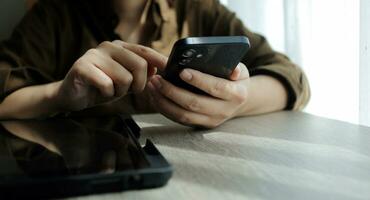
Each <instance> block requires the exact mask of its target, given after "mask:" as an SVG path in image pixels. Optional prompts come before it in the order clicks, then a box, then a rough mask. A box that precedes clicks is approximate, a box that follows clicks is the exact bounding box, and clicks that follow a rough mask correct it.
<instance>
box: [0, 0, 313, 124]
mask: <svg viewBox="0 0 370 200" xmlns="http://www.w3.org/2000/svg"><path fill="white" fill-rule="evenodd" d="M230 35H244V36H247V37H248V38H249V40H250V42H251V49H250V50H249V51H248V53H247V54H246V56H245V57H244V58H243V59H242V61H241V63H239V65H238V66H237V68H236V69H235V70H234V71H233V73H232V75H231V77H230V79H229V80H226V79H221V78H218V77H213V76H210V75H207V74H204V73H201V72H199V71H196V70H192V69H185V70H183V71H182V72H181V73H180V77H181V78H182V79H183V80H184V81H186V82H187V83H189V84H191V85H193V86H195V87H198V88H199V89H201V90H203V91H205V92H206V93H208V94H209V95H199V94H194V93H191V92H189V91H186V90H184V89H181V88H178V87H175V86H174V85H172V84H171V83H169V82H167V81H166V80H164V79H163V78H162V77H161V73H162V72H163V70H164V69H165V66H166V62H167V56H168V55H169V53H170V51H171V48H172V46H173V44H174V43H175V42H176V41H177V40H178V39H180V38H184V37H189V36H230ZM0 95H1V100H2V101H1V104H0V119H29V118H40V117H51V116H55V115H59V114H66V113H68V114H72V115H73V114H76V115H79V114H83V115H102V114H112V113H117V112H118V113H130V114H133V113H148V112H155V111H157V112H159V113H161V114H163V115H164V116H166V117H168V118H169V119H171V120H173V121H176V122H178V123H181V124H185V125H189V126H201V127H207V128H213V127H217V126H219V125H220V124H222V123H224V122H225V121H227V120H229V119H232V118H235V117H240V116H249V115H256V114H262V113H268V112H274V111H279V110H300V109H302V108H304V106H305V105H306V104H307V102H308V100H309V95H310V91H309V85H308V81H307V79H306V76H305V74H304V72H303V71H302V69H300V68H299V67H298V66H296V65H295V64H294V63H292V62H291V61H290V60H289V59H288V58H287V57H286V56H285V55H283V54H281V53H278V52H276V51H274V50H273V49H272V48H271V47H270V46H269V44H268V42H267V41H266V39H265V38H264V37H263V36H261V35H259V34H256V33H253V32H251V31H250V30H249V29H247V28H246V27H245V26H244V25H243V23H242V22H241V20H239V19H238V18H237V17H236V15H235V14H234V13H233V12H231V11H229V10H228V9H227V8H226V7H224V6H223V5H222V4H221V3H220V2H219V1H217V0H202V1H200V0H187V1H182V0H135V1H128V0H108V1H103V0H39V1H38V2H37V3H36V4H35V5H34V6H33V7H32V9H31V10H30V11H29V12H28V13H27V14H26V16H25V17H24V18H23V20H22V21H21V22H20V23H19V25H18V26H17V27H16V28H15V30H14V32H13V34H12V36H11V37H10V38H9V39H8V40H6V41H3V42H1V44H0Z"/></svg>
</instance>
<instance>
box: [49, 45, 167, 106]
mask: <svg viewBox="0 0 370 200" xmlns="http://www.w3.org/2000/svg"><path fill="white" fill-rule="evenodd" d="M166 62H167V58H166V57H165V56H163V55H161V54H159V53H157V52H156V51H154V50H152V49H150V48H148V47H144V46H140V45H135V44H128V43H125V42H122V41H114V42H103V43H101V44H100V45H99V46H98V47H97V48H95V49H90V50H89V51H87V52H86V53H85V54H84V55H83V56H82V57H81V58H79V59H78V60H77V61H76V62H75V63H74V65H73V66H72V68H71V69H70V71H69V72H68V74H67V75H66V77H65V78H64V80H62V81H60V82H58V84H57V87H56V90H55V95H54V96H55V99H54V100H55V102H56V106H57V107H58V110H61V111H77V110H82V109H85V108H89V107H93V106H95V105H97V104H102V103H106V102H109V101H113V100H115V99H118V98H120V97H123V96H125V95H126V94H127V93H128V92H129V91H132V92H134V93H139V92H142V91H143V90H144V88H145V86H146V83H147V78H148V77H151V76H152V75H154V74H155V72H156V67H162V68H163V67H164V66H165V65H166Z"/></svg>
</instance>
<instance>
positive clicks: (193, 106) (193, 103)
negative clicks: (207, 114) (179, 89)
mask: <svg viewBox="0 0 370 200" xmlns="http://www.w3.org/2000/svg"><path fill="white" fill-rule="evenodd" d="M185 107H186V109H188V110H191V111H198V110H199V109H200V104H199V100H198V99H196V98H192V99H191V100H190V102H189V103H188V104H187V105H186V106H185Z"/></svg>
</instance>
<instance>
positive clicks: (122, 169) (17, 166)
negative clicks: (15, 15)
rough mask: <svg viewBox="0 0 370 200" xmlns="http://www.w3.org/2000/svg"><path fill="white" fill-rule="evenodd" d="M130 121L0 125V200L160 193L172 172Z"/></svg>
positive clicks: (51, 121) (104, 119)
mask: <svg viewBox="0 0 370 200" xmlns="http://www.w3.org/2000/svg"><path fill="white" fill-rule="evenodd" d="M139 137H140V127H138V126H137V125H136V123H135V121H133V120H132V119H131V118H125V117H123V116H112V117H104V118H78V119H71V118H68V119H65V118H60V119H48V120H45V121H38V120H29V121H4V122H0V164H1V168H0V196H1V198H3V199H23V198H28V199H45V198H60V197H70V196H80V195H87V194H93V193H105V192H118V191H122V190H130V189H143V188H154V187H160V186H163V185H164V184H166V183H167V181H168V180H169V178H170V177H171V174H172V167H171V165H170V164H169V163H168V162H167V161H166V159H165V158H164V157H163V156H162V155H161V154H160V152H159V151H158V150H157V148H156V147H155V146H154V145H153V143H152V142H150V141H149V140H147V143H146V145H145V146H144V147H142V146H141V145H140V144H139V142H138V138H139Z"/></svg>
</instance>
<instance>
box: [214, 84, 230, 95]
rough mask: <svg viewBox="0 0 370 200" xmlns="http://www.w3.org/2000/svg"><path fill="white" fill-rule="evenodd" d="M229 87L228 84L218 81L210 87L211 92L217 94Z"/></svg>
mask: <svg viewBox="0 0 370 200" xmlns="http://www.w3.org/2000/svg"><path fill="white" fill-rule="evenodd" d="M229 88H230V84H228V83H225V82H222V81H218V82H216V84H215V85H214V86H213V87H211V91H210V92H211V94H218V93H223V92H224V91H228V90H229Z"/></svg>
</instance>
